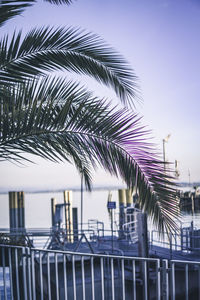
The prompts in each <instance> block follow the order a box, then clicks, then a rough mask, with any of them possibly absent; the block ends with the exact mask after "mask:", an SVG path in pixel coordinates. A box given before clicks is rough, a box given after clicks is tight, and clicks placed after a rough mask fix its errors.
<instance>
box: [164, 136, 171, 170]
mask: <svg viewBox="0 0 200 300" xmlns="http://www.w3.org/2000/svg"><path fill="white" fill-rule="evenodd" d="M170 136H171V134H168V135H167V136H166V138H164V139H163V161H164V170H165V161H166V158H165V143H167V142H168V140H169V138H170Z"/></svg>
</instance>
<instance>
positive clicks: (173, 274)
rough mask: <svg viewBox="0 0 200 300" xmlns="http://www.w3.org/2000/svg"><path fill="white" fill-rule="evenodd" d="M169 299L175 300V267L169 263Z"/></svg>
mask: <svg viewBox="0 0 200 300" xmlns="http://www.w3.org/2000/svg"><path fill="white" fill-rule="evenodd" d="M171 299H172V300H175V265H174V262H172V263H171Z"/></svg>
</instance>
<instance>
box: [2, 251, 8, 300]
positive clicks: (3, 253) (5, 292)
mask: <svg viewBox="0 0 200 300" xmlns="http://www.w3.org/2000/svg"><path fill="white" fill-rule="evenodd" d="M2 263H3V283H4V297H5V300H7V299H8V298H7V286H6V267H5V264H6V262H5V247H2Z"/></svg>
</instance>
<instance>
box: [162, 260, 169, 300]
mask: <svg viewBox="0 0 200 300" xmlns="http://www.w3.org/2000/svg"><path fill="white" fill-rule="evenodd" d="M168 270H169V269H168V261H167V260H166V259H163V261H162V299H163V300H169V275H168Z"/></svg>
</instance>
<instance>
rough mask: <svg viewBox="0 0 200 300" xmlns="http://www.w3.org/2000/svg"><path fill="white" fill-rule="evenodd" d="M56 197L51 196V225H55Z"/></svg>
mask: <svg viewBox="0 0 200 300" xmlns="http://www.w3.org/2000/svg"><path fill="white" fill-rule="evenodd" d="M55 214H56V198H51V226H52V227H55V225H56V224H55Z"/></svg>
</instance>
